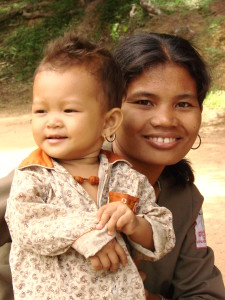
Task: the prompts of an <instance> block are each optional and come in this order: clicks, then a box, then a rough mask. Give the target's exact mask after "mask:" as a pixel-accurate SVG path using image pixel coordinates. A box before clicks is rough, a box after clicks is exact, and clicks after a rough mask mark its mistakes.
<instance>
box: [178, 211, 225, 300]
mask: <svg viewBox="0 0 225 300" xmlns="http://www.w3.org/2000/svg"><path fill="white" fill-rule="evenodd" d="M202 218H203V216H202ZM196 245H197V241H196V222H195V223H193V224H192V226H191V227H190V228H189V230H188V232H187V234H186V237H185V240H184V242H183V244H182V248H181V250H180V255H179V258H178V260H177V264H176V269H175V272H174V276H173V280H172V285H173V290H174V292H173V297H172V299H190V300H191V299H193V300H194V299H196V300H197V299H199V300H200V299H217V300H222V299H225V288H224V284H223V279H222V275H221V273H220V271H219V270H218V269H217V267H216V266H215V265H214V253H213V251H212V249H211V248H210V247H207V246H206V247H202V248H199V247H196Z"/></svg>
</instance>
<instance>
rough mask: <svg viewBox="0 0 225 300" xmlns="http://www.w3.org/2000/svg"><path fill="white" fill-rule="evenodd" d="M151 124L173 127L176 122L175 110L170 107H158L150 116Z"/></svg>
mask: <svg viewBox="0 0 225 300" xmlns="http://www.w3.org/2000/svg"><path fill="white" fill-rule="evenodd" d="M150 122H151V124H152V126H161V127H174V126H177V124H178V118H177V115H176V112H175V111H174V110H173V109H172V108H164V109H158V111H157V112H155V113H154V115H153V116H152V117H151V118H150Z"/></svg>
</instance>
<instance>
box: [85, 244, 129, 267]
mask: <svg viewBox="0 0 225 300" xmlns="http://www.w3.org/2000/svg"><path fill="white" fill-rule="evenodd" d="M90 261H91V264H92V267H93V268H94V269H95V270H96V271H100V270H102V269H104V270H106V271H111V272H115V271H117V270H118V268H119V266H120V263H121V264H122V265H123V266H124V267H125V266H126V264H127V255H126V253H125V251H124V250H123V248H122V247H121V246H120V244H119V243H118V242H117V241H116V239H113V240H112V241H110V242H109V243H108V244H106V245H105V246H104V247H103V248H102V249H101V250H100V251H98V252H97V253H96V254H95V255H94V256H91V257H90Z"/></svg>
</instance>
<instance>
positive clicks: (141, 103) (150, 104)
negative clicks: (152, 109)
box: [135, 100, 152, 106]
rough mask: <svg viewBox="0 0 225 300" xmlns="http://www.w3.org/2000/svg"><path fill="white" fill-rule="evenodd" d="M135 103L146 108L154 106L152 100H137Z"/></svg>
mask: <svg viewBox="0 0 225 300" xmlns="http://www.w3.org/2000/svg"><path fill="white" fill-rule="evenodd" d="M135 103H136V104H140V105H145V106H152V102H151V101H150V100H137V101H136V102H135Z"/></svg>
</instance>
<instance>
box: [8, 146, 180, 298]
mask: <svg viewBox="0 0 225 300" xmlns="http://www.w3.org/2000/svg"><path fill="white" fill-rule="evenodd" d="M98 176H99V187H98V196H97V203H96V202H95V201H94V200H93V199H92V198H91V197H90V196H89V194H88V193H87V192H86V191H85V190H84V189H83V188H82V186H81V185H80V184H79V183H77V182H76V181H75V180H74V178H73V177H72V175H71V174H69V173H68V171H67V170H66V169H65V168H64V167H62V166H61V165H60V164H58V163H57V162H56V161H55V160H53V159H51V158H50V157H49V156H48V155H47V154H45V153H44V152H43V151H42V150H40V149H37V150H35V151H34V152H32V153H31V154H30V156H29V157H28V158H26V159H25V160H24V161H23V162H22V164H21V165H20V166H19V167H18V168H17V170H16V171H15V176H14V180H13V184H12V188H11V192H10V197H9V199H8V203H7V211H6V221H7V223H8V226H9V229H10V233H11V236H12V248H11V253H10V266H11V271H12V278H13V289H14V295H15V300H17V299H29V300H39V299H40V300H45V299H46V300H73V299H80V300H90V299H91V300H95V299H96V300H99V299H105V300H108V299H121V300H122V299H123V300H132V299H133V300H137V299H139V300H141V299H143V300H144V299H145V294H144V286H143V282H142V280H141V277H140V276H139V273H138V270H137V268H136V266H135V264H134V262H133V260H132V258H131V256H130V253H129V251H128V250H127V247H126V243H125V242H124V240H123V238H122V236H121V235H120V234H119V233H115V234H114V235H108V233H107V226H105V227H104V228H103V229H102V230H97V229H95V226H96V223H95V220H96V213H97V211H98V208H99V207H101V206H102V205H104V204H107V203H108V202H109V194H110V193H112V194H113V195H117V194H118V195H119V196H118V197H119V199H120V197H121V195H122V197H123V201H124V197H125V198H126V195H127V197H128V200H129V199H131V200H132V199H134V200H135V199H137V198H138V199H139V203H138V206H137V205H135V212H136V213H137V215H138V216H141V217H143V218H145V219H146V220H147V221H148V222H149V223H150V224H151V226H152V230H153V238H154V245H155V251H154V252H152V251H150V250H148V249H145V248H143V247H142V246H141V245H139V244H137V243H135V242H133V241H131V240H129V243H130V244H131V247H132V249H133V250H132V253H133V254H132V255H133V256H136V257H138V258H141V259H149V260H151V261H155V260H158V259H160V258H161V257H163V256H164V255H165V254H167V253H168V252H170V251H171V250H172V248H173V247H174V244H175V236H174V231H173V226H172V215H171V213H170V211H169V210H168V209H166V208H164V207H159V206H157V204H156V203H155V194H154V189H153V187H152V186H151V185H150V184H149V182H148V180H147V178H146V177H145V176H143V175H142V174H140V173H138V172H136V171H135V170H133V169H132V167H131V165H130V164H129V163H128V162H127V161H125V160H124V159H122V158H120V157H118V156H117V155H115V154H112V153H110V152H107V151H103V152H102V153H101V154H100V166H99V174H98ZM129 197H131V198H129ZM125 200H126V199H125ZM128 202H129V201H128ZM131 202H132V201H131ZM135 204H137V203H135ZM114 238H116V239H117V241H118V243H119V244H120V245H121V246H122V247H123V249H124V250H125V252H126V254H127V257H128V264H127V265H126V266H125V267H123V266H120V268H119V269H118V270H117V271H116V272H110V271H95V270H94V269H93V268H92V265H91V263H90V260H89V257H90V256H93V255H95V254H96V253H97V252H98V251H99V250H100V249H102V247H103V246H105V245H106V244H107V243H108V242H109V241H111V240H112V239H114Z"/></svg>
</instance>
